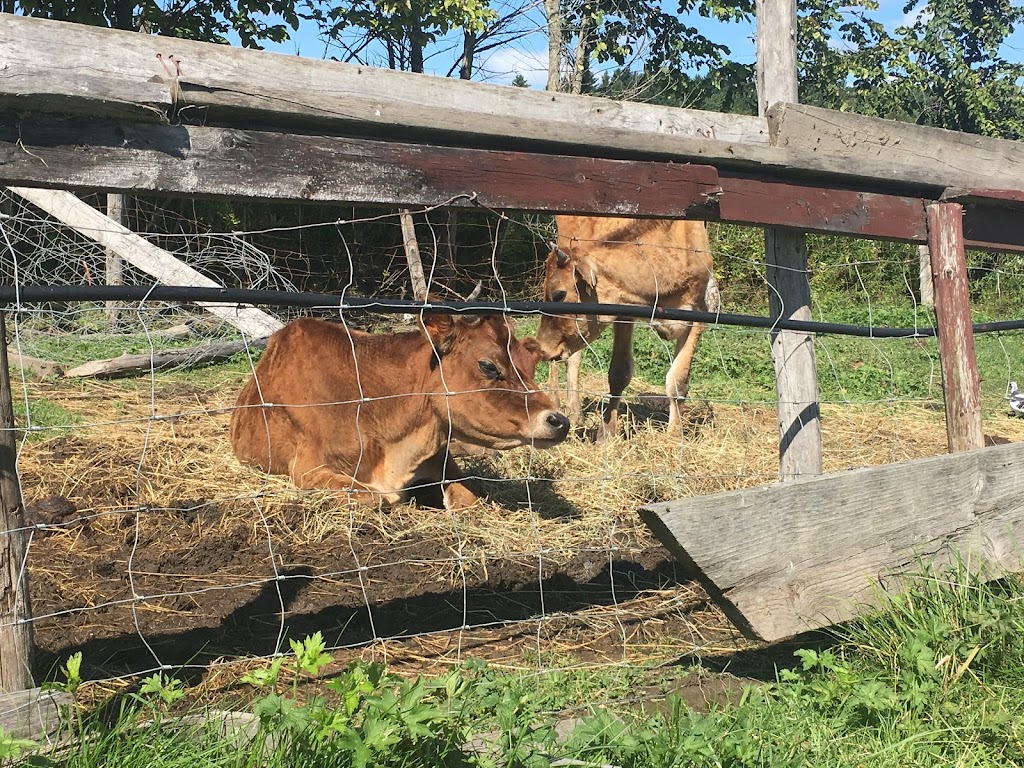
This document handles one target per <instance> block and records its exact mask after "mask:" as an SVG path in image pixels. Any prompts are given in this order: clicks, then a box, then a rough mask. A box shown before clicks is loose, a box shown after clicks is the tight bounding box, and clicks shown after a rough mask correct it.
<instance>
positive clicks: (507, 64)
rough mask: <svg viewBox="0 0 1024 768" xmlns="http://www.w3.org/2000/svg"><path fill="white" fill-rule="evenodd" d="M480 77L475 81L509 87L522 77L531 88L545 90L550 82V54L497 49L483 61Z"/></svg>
mask: <svg viewBox="0 0 1024 768" xmlns="http://www.w3.org/2000/svg"><path fill="white" fill-rule="evenodd" d="M477 67H478V75H477V77H476V78H474V79H480V80H485V81H487V82H490V83H501V84H503V85H508V84H509V83H511V82H512V80H513V79H514V78H515V76H516V75H522V76H523V77H524V78H525V79H526V82H528V83H529V84H530V87H531V88H544V87H545V86H546V85H547V82H548V53H547V50H544V51H522V50H517V49H515V48H506V47H499V48H495V49H494V50H493V51H492V52H490V53H489V54H488V55H487V56H486V57H485V58H483V59H481V61H480V62H479V64H478V65H477Z"/></svg>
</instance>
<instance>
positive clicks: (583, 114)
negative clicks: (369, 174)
mask: <svg viewBox="0 0 1024 768" xmlns="http://www.w3.org/2000/svg"><path fill="white" fill-rule="evenodd" d="M0 50H3V52H4V58H3V62H4V63H3V70H2V71H3V77H2V78H0V106H6V107H12V106H13V107H14V108H16V109H19V110H25V111H29V110H42V111H46V112H62V111H70V112H77V113H80V114H102V115H111V114H115V115H116V110H118V109H120V110H123V114H122V115H121V116H124V117H130V118H131V119H139V115H140V114H141V115H147V114H148V115H152V114H155V113H156V112H160V111H162V112H164V114H165V115H166V113H167V112H168V111H170V110H173V112H174V117H175V120H182V121H186V122H187V121H190V120H194V121H207V122H208V121H210V120H224V119H227V120H229V121H232V122H234V121H241V122H235V124H244V125H252V124H253V122H254V121H260V122H262V123H265V124H274V125H278V126H295V125H298V124H302V125H303V126H304V127H306V128H309V127H310V126H311V125H315V126H316V127H317V129H318V130H322V131H324V132H332V129H333V131H335V132H337V131H339V130H341V131H342V132H351V131H352V129H353V128H356V129H361V130H362V131H363V132H364V133H366V132H369V133H372V135H374V136H382V135H388V136H405V137H414V138H417V139H419V140H422V139H424V138H425V137H427V136H428V135H429V134H437V135H449V136H462V137H466V136H479V137H483V138H485V139H487V140H491V137H502V138H503V139H504V140H505V141H509V140H527V141H543V142H559V143H564V144H569V145H574V146H586V145H588V143H590V142H592V141H594V140H595V139H596V141H597V142H598V143H600V142H601V141H603V138H600V137H601V136H602V134H605V133H606V132H611V133H614V135H615V137H616V138H615V139H614V141H613V144H615V145H616V146H618V147H620V148H622V149H627V150H633V149H635V148H636V147H635V144H636V143H638V142H639V143H640V144H641V145H642V146H643V145H646V144H648V143H649V144H650V146H651V147H661V148H662V149H663V150H665V151H671V147H672V145H673V144H674V143H676V142H678V141H679V140H681V139H685V138H687V137H701V138H705V139H715V140H718V141H720V142H722V143H723V145H725V144H727V143H729V142H745V143H760V144H767V127H766V123H765V122H764V120H760V119H758V118H754V117H749V116H745V115H729V114H720V113H715V112H704V111H700V110H687V109H674V108H670V107H660V106H655V105H650V104H639V103H634V102H624V101H623V102H619V101H612V100H610V99H598V98H594V97H585V96H573V95H569V94H562V93H558V94H554V93H544V92H540V91H533V90H530V89H528V88H510V87H508V86H498V85H490V84H486V83H471V82H467V81H464V80H452V79H449V78H442V77H431V76H429V75H419V74H413V73H408V72H396V71H392V70H387V69H379V68H374V67H366V66H359V65H354V64H342V63H339V62H334V61H323V60H318V59H310V58H302V57H298V56H286V55H282V54H275V53H267V52H264V51H252V50H245V49H241V48H233V47H230V46H226V45H215V44H212V43H200V42H194V41H190V40H180V39H177V38H171V37H158V36H153V35H139V34H137V33H133V32H120V31H115V30H110V29H100V28H97V27H88V26H85V25H81V24H69V23H65V22H58V21H48V20H43V19H34V18H24V17H18V16H13V15H10V14H4V15H3V16H0ZM58 50H59V51H60V58H59V60H58V59H53V58H48V57H43V56H40V55H39V52H40V51H58ZM156 85H159V86H161V87H162V88H163V92H162V93H158V92H156V91H155V90H154V86H156ZM580 126H586V127H587V130H585V131H583V130H580ZM641 148H642V147H641ZM723 149H724V147H723Z"/></svg>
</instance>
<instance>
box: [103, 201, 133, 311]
mask: <svg viewBox="0 0 1024 768" xmlns="http://www.w3.org/2000/svg"><path fill="white" fill-rule="evenodd" d="M126 199H127V198H126V196H125V195H120V194H109V195H107V216H109V217H110V218H111V219H112V220H113V221H116V222H117V223H118V224H120V225H121V226H122V227H126V226H127V225H128V211H127V210H125V201H126ZM105 272H106V275H105V278H106V284H107V285H121V284H122V282H123V281H124V260H123V259H122V258H121V254H120V253H118V252H117V250H116V249H114V248H109V247H108V248H107V249H106V264H105ZM105 314H106V317H107V327H108V328H109V329H110V330H113V329H114V328H116V327H117V302H116V301H108V302H107V308H106V310H105Z"/></svg>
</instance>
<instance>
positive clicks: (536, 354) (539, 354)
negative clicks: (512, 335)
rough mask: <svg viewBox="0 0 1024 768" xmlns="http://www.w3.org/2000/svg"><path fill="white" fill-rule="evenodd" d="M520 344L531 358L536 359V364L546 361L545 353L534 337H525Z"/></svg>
mask: <svg viewBox="0 0 1024 768" xmlns="http://www.w3.org/2000/svg"><path fill="white" fill-rule="evenodd" d="M519 343H520V344H522V345H523V347H524V348H525V349H526V351H527V352H529V353H530V357H532V358H533V359H534V361H535V364H536V363H539V362H540V361H541V360H544V359H545V354H544V351H543V350H542V349H541V348H540V342H539V341H537V340H536V339H535V338H534V337H533V336H525V337H524V338H522V339H520V340H519Z"/></svg>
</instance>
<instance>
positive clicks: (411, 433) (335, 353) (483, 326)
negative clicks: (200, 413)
mask: <svg viewBox="0 0 1024 768" xmlns="http://www.w3.org/2000/svg"><path fill="white" fill-rule="evenodd" d="M539 357H540V351H539V348H538V346H537V343H536V341H535V340H534V339H531V338H527V339H522V340H520V339H517V338H516V337H515V335H514V334H513V332H512V329H511V328H510V325H509V323H508V321H507V320H505V319H504V318H502V317H484V318H481V317H479V316H468V317H454V316H451V315H441V314H427V315H425V316H424V319H423V323H422V326H421V330H415V331H407V332H404V333H398V334H389V335H385V334H371V333H363V332H361V331H354V330H349V329H348V328H346V327H345V326H343V325H338V324H334V323H327V322H324V321H322V320H312V319H303V320H296V321H295V322H292V323H290V324H288V325H286V326H285V327H284V328H282V329H281V330H279V331H278V332H277V333H275V334H274V335H273V336H271V337H270V341H269V343H268V344H267V350H266V352H265V353H264V355H263V358H262V359H261V360H260V362H259V364H258V365H257V366H256V370H255V373H254V375H253V377H252V378H251V379H250V380H249V383H248V384H246V385H245V388H244V389H243V390H242V393H241V394H240V395H239V397H238V404H237V406H238V407H237V408H236V409H235V411H234V412H233V413H232V415H231V446H232V448H233V450H234V452H235V456H237V457H238V459H239V460H240V461H242V462H245V463H247V464H253V465H255V466H257V467H259V468H261V469H263V470H264V471H266V472H270V473H272V474H279V475H288V476H290V477H291V479H292V482H294V483H295V485H297V486H299V487H300V488H330V489H336V490H339V491H348V492H349V493H350V494H351V498H353V499H354V500H355V501H358V502H362V503H372V504H377V503H382V502H383V503H388V504H391V503H397V502H401V501H405V500H407V499H408V497H409V489H410V488H415V487H421V486H424V485H429V484H440V486H441V489H442V492H443V495H444V503H445V506H446V507H448V508H449V509H451V508H456V507H464V506H469V505H471V504H473V503H474V502H475V501H476V500H477V497H476V495H475V494H474V493H473V492H472V491H470V490H469V488H467V487H466V486H465V485H464V484H463V483H462V482H459V480H460V478H461V475H460V473H459V470H458V467H456V465H455V462H454V461H453V460H452V459H451V457H450V455H449V451H448V446H449V441H450V440H459V441H462V442H465V443H469V444H472V445H477V446H481V447H484V448H493V449H507V448H515V447H517V446H520V445H533V446H535V447H538V448H547V447H550V446H553V445H557V444H558V443H560V442H561V441H562V440H564V439H565V436H566V435H567V434H568V431H569V421H568V419H566V417H565V416H563V415H562V414H561V413H559V412H558V411H557V410H556V408H555V406H554V404H553V403H552V401H551V399H550V397H549V396H548V395H547V394H545V393H544V392H543V391H541V390H539V389H538V387H537V384H536V383H535V382H534V378H533V377H534V370H535V368H536V365H537V361H538V359H539Z"/></svg>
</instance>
